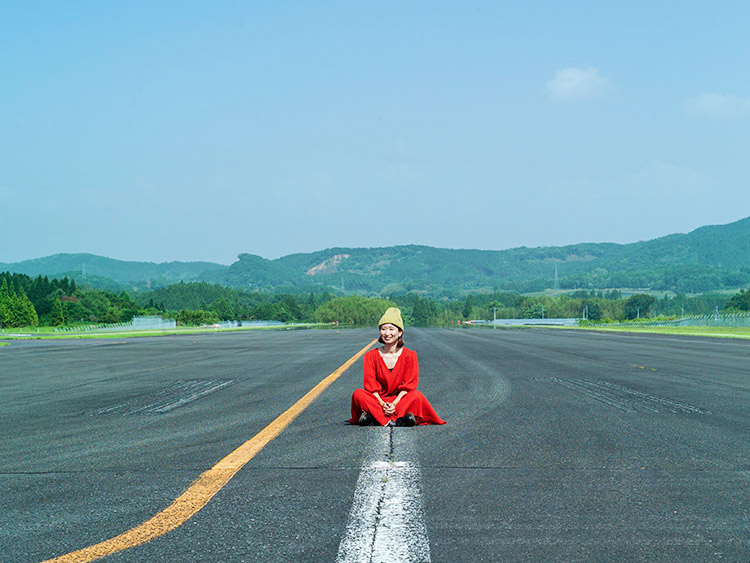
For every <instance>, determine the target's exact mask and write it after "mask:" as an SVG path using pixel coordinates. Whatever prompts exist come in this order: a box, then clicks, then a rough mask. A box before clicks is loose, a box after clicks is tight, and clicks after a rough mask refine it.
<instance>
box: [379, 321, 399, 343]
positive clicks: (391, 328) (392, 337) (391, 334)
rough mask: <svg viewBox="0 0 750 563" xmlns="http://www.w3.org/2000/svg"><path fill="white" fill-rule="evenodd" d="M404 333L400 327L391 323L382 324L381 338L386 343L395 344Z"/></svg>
mask: <svg viewBox="0 0 750 563" xmlns="http://www.w3.org/2000/svg"><path fill="white" fill-rule="evenodd" d="M402 333H403V331H402V330H401V329H400V328H398V327H397V326H396V325H392V324H391V323H386V324H384V325H381V326H380V339H381V340H382V341H383V343H385V344H395V343H396V342H397V341H398V337H399V336H401V334H402Z"/></svg>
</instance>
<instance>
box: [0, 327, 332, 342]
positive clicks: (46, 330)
mask: <svg viewBox="0 0 750 563" xmlns="http://www.w3.org/2000/svg"><path fill="white" fill-rule="evenodd" d="M318 327H321V328H327V325H305V326H298V325H274V326H243V327H237V328H218V329H216V328H213V327H205V326H202V327H178V328H171V329H164V330H140V331H139V330H128V331H113V332H106V331H97V332H95V331H92V332H55V329H54V327H38V328H37V327H30V328H26V329H18V328H13V329H6V330H5V332H0V340H21V339H23V340H28V339H45V340H47V339H51V340H60V339H62V340H72V339H100V338H138V337H144V336H168V335H175V334H205V333H212V332H240V331H248V330H299V329H301V328H318Z"/></svg>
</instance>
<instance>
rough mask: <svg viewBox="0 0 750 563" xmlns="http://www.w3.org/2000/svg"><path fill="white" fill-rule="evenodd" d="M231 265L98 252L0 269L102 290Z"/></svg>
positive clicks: (187, 277)
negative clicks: (131, 257) (148, 259)
mask: <svg viewBox="0 0 750 563" xmlns="http://www.w3.org/2000/svg"><path fill="white" fill-rule="evenodd" d="M226 268H227V266H223V265H221V264H214V263H211V262H164V263H161V264H156V263H154V262H126V261H123V260H115V259H113V258H105V257H103V256H96V255H95V254H54V255H52V256H47V257H46V258H36V259H34V260H24V261H23V262H16V263H15V264H3V263H1V262H0V272H4V271H10V272H15V273H19V274H26V275H27V276H32V277H34V276H38V275H43V276H45V275H46V276H50V277H58V278H62V277H64V276H67V277H69V278H75V279H77V280H78V281H79V283H80V282H88V283H90V284H91V285H93V286H95V287H97V288H100V289H109V290H114V289H133V288H143V287H144V286H146V287H164V286H167V285H170V284H173V283H177V282H180V281H199V280H201V279H203V275H204V274H207V273H210V272H212V271H214V270H222V269H226Z"/></svg>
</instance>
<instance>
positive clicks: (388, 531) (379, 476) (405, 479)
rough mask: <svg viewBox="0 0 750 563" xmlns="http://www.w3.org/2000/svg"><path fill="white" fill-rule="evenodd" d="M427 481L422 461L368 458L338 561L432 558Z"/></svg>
mask: <svg viewBox="0 0 750 563" xmlns="http://www.w3.org/2000/svg"><path fill="white" fill-rule="evenodd" d="M384 434H385V433H384ZM386 437H387V438H389V439H390V432H388V435H387V436H386ZM421 484H422V476H421V473H420V471H419V467H418V466H417V465H415V464H413V463H411V462H407V461H386V460H380V461H374V462H366V463H365V464H364V465H363V467H362V471H361V472H360V474H359V479H358V480H357V489H356V491H355V493H354V502H353V503H352V509H351V512H350V513H349V522H348V523H347V526H346V532H345V533H344V537H343V538H342V540H341V544H340V545H339V553H338V557H337V558H336V561H337V563H398V562H404V563H406V562H409V563H416V562H419V563H424V562H429V561H430V543H429V540H428V539H427V529H426V528H425V524H424V509H423V507H422V494H421V491H422V485H421Z"/></svg>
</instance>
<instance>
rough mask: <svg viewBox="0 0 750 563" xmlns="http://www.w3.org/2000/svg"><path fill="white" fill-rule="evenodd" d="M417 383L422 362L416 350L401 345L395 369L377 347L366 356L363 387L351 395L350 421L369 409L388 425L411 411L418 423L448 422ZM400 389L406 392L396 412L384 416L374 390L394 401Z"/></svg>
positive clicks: (376, 418) (384, 399) (387, 400)
mask: <svg viewBox="0 0 750 563" xmlns="http://www.w3.org/2000/svg"><path fill="white" fill-rule="evenodd" d="M418 382H419V362H418V361H417V353H416V352H415V351H414V350H409V349H408V348H402V349H401V355H400V356H399V358H398V360H397V361H396V365H395V366H394V367H393V371H391V370H389V369H388V367H387V366H386V365H385V361H384V360H383V356H381V355H380V351H379V350H378V349H377V348H376V349H374V350H370V351H369V352H367V353H366V354H365V356H364V389H357V390H356V391H354V393H353V394H352V418H351V419H350V420H349V423H350V424H357V423H359V417H360V415H361V414H362V412H368V413H370V414H371V415H372V416H373V417H374V418H375V420H377V421H378V424H381V425H383V426H385V425H386V424H388V423H389V422H390V421H391V420H393V421H395V420H396V419H397V418H398V417H400V416H404V415H405V414H406V413H408V412H410V413H413V414H414V417H415V418H416V419H417V424H445V421H444V420H443V419H442V418H440V417H439V416H438V415H437V413H436V412H435V409H433V408H432V405H431V404H430V402H429V401H428V400H427V398H426V397H425V396H424V395H422V393H421V392H419V391H417V383H418ZM399 391H406V392H407V393H406V395H404V396H403V397H401V400H400V401H399V402H398V404H397V405H396V414H394V415H393V416H390V417H388V416H385V414H383V408H382V407H381V406H380V403H379V402H378V400H377V399H376V398H375V396H374V395H373V393H378V394H379V395H380V398H381V399H382V400H383V401H385V402H387V403H392V402H393V401H394V400H395V399H396V397H397V396H398V394H399Z"/></svg>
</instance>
